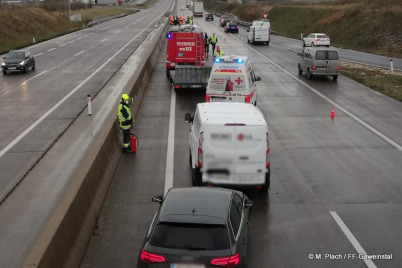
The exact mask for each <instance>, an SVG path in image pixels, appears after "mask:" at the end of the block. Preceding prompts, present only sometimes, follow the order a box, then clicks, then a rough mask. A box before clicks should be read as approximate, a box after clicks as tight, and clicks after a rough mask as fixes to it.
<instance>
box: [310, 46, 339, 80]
mask: <svg viewBox="0 0 402 268" xmlns="http://www.w3.org/2000/svg"><path fill="white" fill-rule="evenodd" d="M314 66H316V71H315V72H316V73H323V74H336V73H338V72H339V70H338V69H337V68H338V66H339V59H338V52H337V51H336V50H317V51H316V54H315V59H314Z"/></svg>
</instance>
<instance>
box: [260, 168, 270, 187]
mask: <svg viewBox="0 0 402 268" xmlns="http://www.w3.org/2000/svg"><path fill="white" fill-rule="evenodd" d="M270 185H271V171H269V172H268V173H266V174H265V183H264V185H263V186H262V187H261V191H268V189H269V186H270Z"/></svg>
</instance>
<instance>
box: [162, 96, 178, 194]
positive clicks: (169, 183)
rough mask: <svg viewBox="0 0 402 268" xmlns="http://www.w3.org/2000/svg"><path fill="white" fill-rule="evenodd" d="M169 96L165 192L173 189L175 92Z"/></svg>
mask: <svg viewBox="0 0 402 268" xmlns="http://www.w3.org/2000/svg"><path fill="white" fill-rule="evenodd" d="M171 91H172V93H171V95H170V116H169V134H168V145H167V153H166V170H165V190H164V195H166V193H167V191H168V190H169V189H170V188H172V187H173V170H174V128H175V119H176V91H175V90H174V89H171Z"/></svg>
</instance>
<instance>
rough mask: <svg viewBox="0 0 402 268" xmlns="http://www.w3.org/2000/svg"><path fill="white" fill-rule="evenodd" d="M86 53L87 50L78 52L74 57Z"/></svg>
mask: <svg viewBox="0 0 402 268" xmlns="http://www.w3.org/2000/svg"><path fill="white" fill-rule="evenodd" d="M84 52H85V49H84V50H83V51H80V52H78V53H76V54H74V56H73V57H75V56H78V55H80V54H81V53H84Z"/></svg>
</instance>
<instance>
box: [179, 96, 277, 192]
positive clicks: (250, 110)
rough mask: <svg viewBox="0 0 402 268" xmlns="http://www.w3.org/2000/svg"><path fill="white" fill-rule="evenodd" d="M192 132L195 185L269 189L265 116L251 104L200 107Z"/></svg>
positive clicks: (191, 118)
mask: <svg viewBox="0 0 402 268" xmlns="http://www.w3.org/2000/svg"><path fill="white" fill-rule="evenodd" d="M185 120H186V122H188V123H192V124H191V129H190V165H191V168H192V174H193V175H192V177H193V185H194V186H200V185H220V186H230V185H236V186H243V187H246V186H247V187H250V186H252V187H256V188H258V189H263V190H267V189H268V188H269V185H270V157H269V153H270V147H269V135H268V126H267V123H266V121H265V118H264V115H263V114H262V112H261V111H260V109H258V108H257V107H255V106H254V105H251V104H248V103H230V102H226V103H224V102H219V103H199V104H198V105H197V109H196V111H195V114H194V116H192V115H191V114H190V113H186V115H185Z"/></svg>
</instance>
